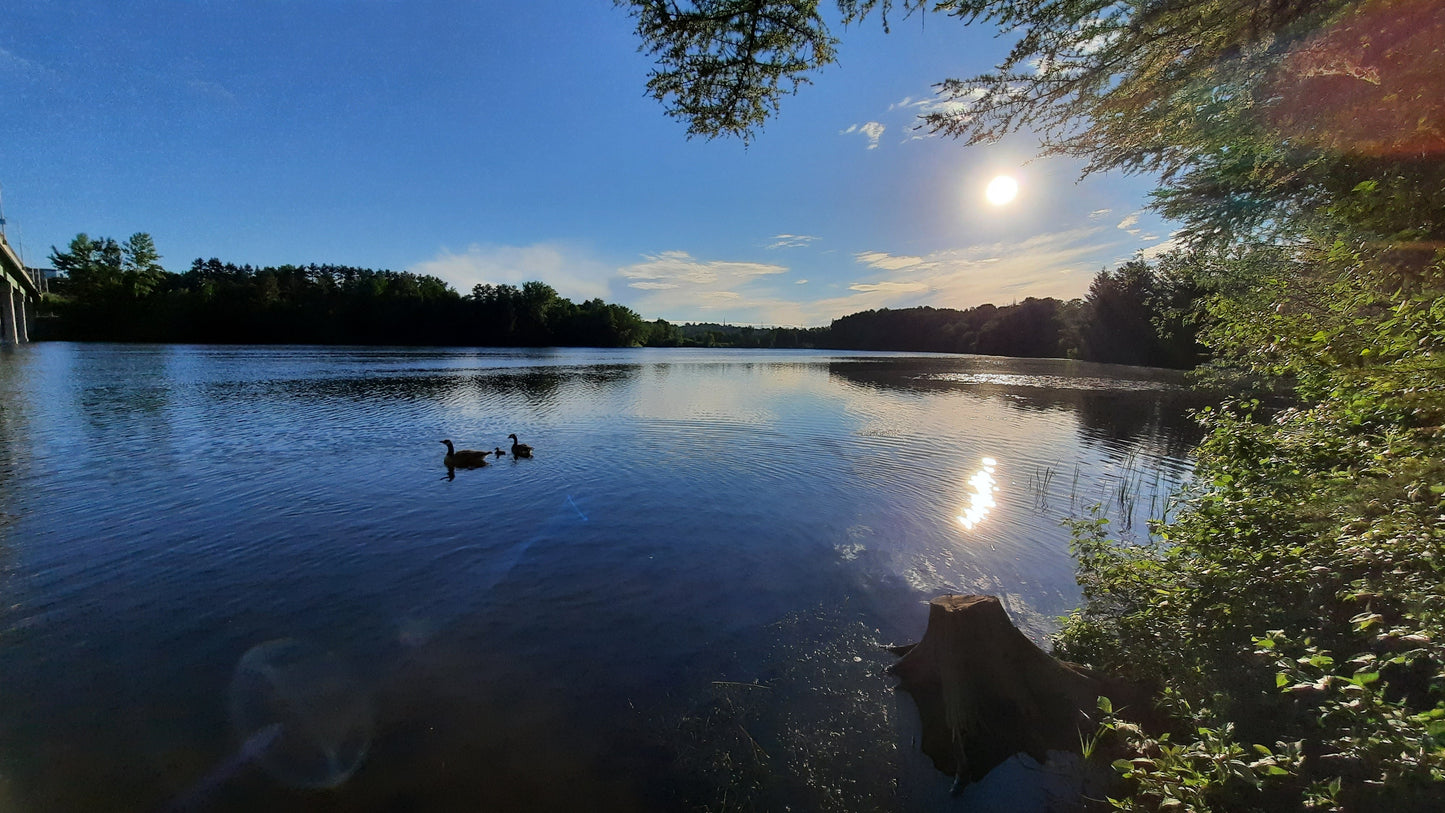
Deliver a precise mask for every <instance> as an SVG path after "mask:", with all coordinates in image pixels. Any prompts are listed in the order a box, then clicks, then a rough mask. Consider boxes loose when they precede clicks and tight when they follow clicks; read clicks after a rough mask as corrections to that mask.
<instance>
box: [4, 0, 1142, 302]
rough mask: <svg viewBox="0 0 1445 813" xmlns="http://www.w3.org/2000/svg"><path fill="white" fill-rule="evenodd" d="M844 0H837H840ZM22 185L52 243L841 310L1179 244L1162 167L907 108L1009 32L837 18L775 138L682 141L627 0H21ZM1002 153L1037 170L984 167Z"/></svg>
mask: <svg viewBox="0 0 1445 813" xmlns="http://www.w3.org/2000/svg"><path fill="white" fill-rule="evenodd" d="M824 5H825V6H827V5H828V2H827V0H824ZM4 18H5V19H4V23H3V25H0V110H3V115H0V190H3V204H4V212H5V215H6V217H7V218H8V220H9V227H8V232H7V234H8V237H9V240H10V242H11V243H12V244H18V246H19V248H20V249H21V250H22V252H23V254H24V259H25V260H26V262H28V263H29V264H31V265H46V264H48V261H47V259H46V258H47V255H48V253H49V251H50V247H51V246H52V245H54V246H60V247H62V248H63V247H64V246H65V245H66V244H67V243H68V242H69V240H70V239H71V238H72V237H73V236H74V235H75V234H76V233H77V232H82V231H83V232H86V233H88V234H90V235H91V236H97V235H104V236H111V237H115V238H117V239H122V238H124V237H127V236H129V235H130V234H132V233H134V232H137V231H146V232H149V233H150V234H151V235H152V236H153V237H154V238H155V240H156V244H157V246H158V247H159V249H160V251H161V253H162V254H163V255H164V260H163V262H164V264H165V265H166V267H167V268H170V269H171V270H176V271H181V270H185V268H187V267H188V266H189V265H190V262H191V260H192V259H195V258H197V257H202V258H209V257H219V258H221V259H223V260H227V261H231V262H235V263H250V264H252V265H279V264H283V263H309V262H329V263H339V264H347V265H357V266H365V267H371V268H390V269H394V270H411V271H416V272H420V273H429V274H435V275H437V276H440V277H442V278H443V279H446V280H447V281H448V282H450V283H452V284H453V285H454V286H455V287H456V288H457V289H458V290H460V291H462V292H463V293H465V292H467V291H469V290H470V289H471V286H472V285H474V284H476V283H478V282H493V283H500V282H510V283H520V282H523V281H526V280H530V279H541V280H543V281H546V282H548V283H550V284H552V285H553V286H554V287H555V288H557V289H558V290H559V291H560V292H561V293H562V294H563V295H566V296H569V297H571V298H573V299H583V298H591V297H594V296H600V297H603V298H604V299H607V300H609V301H613V302H620V303H622V304H625V305H628V306H630V307H632V308H634V309H636V310H637V311H639V312H640V313H641V314H642V315H643V316H645V317H647V318H655V317H663V318H666V319H669V320H672V321H727V322H731V323H735V324H736V323H742V324H767V325H775V324H778V325H817V324H826V323H827V321H828V320H829V319H832V318H834V317H837V316H841V315H844V314H847V313H852V312H856V311H859V310H865V309H868V308H879V307H908V306H913V305H923V304H927V305H934V306H938V307H957V308H967V307H972V306H975V305H979V304H983V303H986V302H992V303H994V304H1000V305H1002V304H1008V303H1010V302H1013V301H1016V300H1020V299H1023V298H1024V297H1027V296H1057V297H1062V298H1069V297H1074V296H1081V295H1083V294H1084V293H1085V292H1086V291H1087V289H1088V285H1089V281H1090V280H1091V279H1092V278H1093V276H1094V274H1096V273H1097V272H1098V271H1099V269H1100V268H1104V267H1112V266H1113V265H1115V264H1117V263H1118V262H1121V261H1123V260H1126V259H1128V258H1129V257H1130V256H1132V255H1133V254H1134V253H1135V252H1137V251H1145V252H1146V253H1151V252H1156V251H1158V250H1160V249H1161V247H1162V246H1164V245H1165V244H1166V243H1167V238H1168V235H1169V232H1170V231H1171V226H1170V224H1168V223H1167V222H1164V221H1161V220H1160V219H1159V218H1158V217H1157V216H1155V215H1153V214H1152V213H1150V212H1147V211H1141V210H1142V208H1143V206H1144V204H1145V203H1146V202H1147V192H1148V190H1149V188H1150V187H1151V186H1152V184H1151V183H1150V181H1149V179H1147V178H1128V177H1123V176H1118V175H1099V176H1091V177H1089V178H1088V179H1085V180H1084V181H1082V182H1077V181H1078V176H1079V171H1080V165H1079V164H1078V162H1075V161H1068V160H1062V159H1048V160H1034V161H1031V162H1030V161H1029V159H1030V158H1031V157H1032V156H1033V153H1034V146H1035V141H1034V140H1033V139H1031V138H1029V137H1028V136H1019V137H1017V138H1015V139H1011V140H1010V141H1008V142H1006V143H1003V144H1000V145H996V146H989V147H964V146H963V145H962V144H961V143H959V142H956V141H953V140H950V139H944V138H937V137H925V136H923V134H922V133H921V132H920V131H916V130H914V129H913V127H914V124H915V118H916V116H917V115H918V114H919V112H920V111H922V110H924V109H926V108H927V106H928V105H930V104H932V103H934V102H935V99H934V97H933V92H932V87H931V86H932V84H933V83H934V82H937V81H940V80H942V79H945V78H948V77H959V76H967V75H972V74H974V73H977V72H980V71H982V70H985V69H986V68H987V67H989V65H990V64H992V62H994V61H996V60H997V59H998V58H999V57H1000V56H1001V55H1002V54H1003V52H1004V51H1005V50H1006V48H1007V46H1008V44H1009V43H1008V41H1007V40H1000V39H998V38H996V37H995V36H994V34H993V32H992V31H991V30H989V29H987V28H984V27H982V26H976V27H968V28H966V27H964V26H963V25H961V24H960V23H958V22H957V21H955V20H952V19H950V18H946V17H937V16H935V17H930V18H927V19H925V18H922V17H914V18H911V19H906V20H899V19H893V20H891V22H892V23H893V25H892V29H893V30H892V33H891V34H884V33H883V32H882V30H881V26H880V25H879V23H878V21H877V20H876V19H870V20H868V21H865V22H864V23H863V24H861V25H856V26H854V27H852V28H850V29H846V30H845V29H842V28H841V27H839V28H837V29H835V34H837V35H839V36H840V38H841V39H842V45H841V47H840V49H839V53H840V63H839V64H837V65H834V66H831V67H829V68H828V69H826V70H824V71H823V72H822V73H821V74H819V75H817V76H816V77H815V80H814V82H815V83H814V84H813V85H812V86H810V87H804V88H803V89H802V90H801V91H800V92H799V93H798V95H796V96H794V97H791V98H788V99H786V100H785V101H784V106H783V110H782V113H781V115H780V116H778V117H777V118H776V119H774V120H772V121H770V122H769V123H768V124H767V125H766V127H765V128H764V130H763V131H762V133H761V135H760V136H759V137H758V138H757V139H755V140H754V142H753V143H752V144H750V145H746V146H745V145H744V144H742V143H741V142H740V141H734V140H714V141H704V140H699V139H694V140H691V141H689V140H687V139H686V138H685V136H684V130H685V126H684V125H683V124H682V123H680V122H677V121H674V120H672V119H669V118H667V117H666V116H665V115H664V114H663V110H662V107H661V105H659V104H658V103H657V102H655V101H653V100H652V99H651V98H649V97H647V96H646V95H645V93H644V84H645V82H646V76H647V72H648V70H649V69H650V67H651V63H650V61H649V59H648V58H647V57H646V55H644V54H641V53H639V52H638V50H637V45H638V43H637V40H636V39H635V37H634V35H633V33H632V21H631V20H630V19H629V18H628V16H627V15H626V13H625V12H624V11H623V10H621V9H617V8H614V7H613V5H612V4H611V3H610V2H608V0H533V1H532V2H510V3H487V2H476V1H475V0H473V2H455V1H448V2H443V1H441V0H409V1H408V2H402V0H187V1H183V0H169V1H168V2H155V0H134V2H126V3H120V2H114V3H91V2H80V1H74V2H73V1H71V0H66V1H65V2H62V1H61V0H7V2H6V10H5V13H4ZM999 173H1009V174H1012V175H1014V176H1015V177H1017V178H1018V180H1019V184H1020V194H1019V197H1018V199H1017V200H1015V201H1014V202H1012V203H1010V204H1008V205H1004V206H993V205H990V204H988V203H987V202H986V201H985V200H984V197H983V190H984V187H985V185H986V184H987V182H988V181H989V180H990V179H991V178H992V177H994V176H995V175H997V174H999Z"/></svg>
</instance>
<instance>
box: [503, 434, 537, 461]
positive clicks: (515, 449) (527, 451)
mask: <svg viewBox="0 0 1445 813" xmlns="http://www.w3.org/2000/svg"><path fill="white" fill-rule="evenodd" d="M507 437H509V438H511V439H512V457H531V456H532V447H531V446H528V445H527V444H525V443H518V442H517V436H516V435H507Z"/></svg>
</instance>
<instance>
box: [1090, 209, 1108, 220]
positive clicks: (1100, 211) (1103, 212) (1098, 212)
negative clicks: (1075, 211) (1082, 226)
mask: <svg viewBox="0 0 1445 813" xmlns="http://www.w3.org/2000/svg"><path fill="white" fill-rule="evenodd" d="M1112 211H1114V210H1113V209H1095V210H1094V211H1092V212H1089V219H1090V220H1098V219H1099V218H1101V217H1103V216H1104V215H1106V214H1109V213H1110V212H1112Z"/></svg>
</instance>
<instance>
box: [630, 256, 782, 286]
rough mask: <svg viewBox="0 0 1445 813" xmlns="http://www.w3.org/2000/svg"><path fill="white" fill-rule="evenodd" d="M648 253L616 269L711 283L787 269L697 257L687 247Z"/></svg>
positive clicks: (636, 276) (651, 278) (649, 278)
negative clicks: (640, 260)
mask: <svg viewBox="0 0 1445 813" xmlns="http://www.w3.org/2000/svg"><path fill="white" fill-rule="evenodd" d="M645 256H646V257H647V260H646V262H640V263H635V264H633V265H628V266H624V267H622V268H619V269H617V272H618V273H619V274H621V275H622V276H624V277H626V278H628V279H632V280H642V281H646V282H672V283H687V284H691V285H708V284H711V283H714V282H717V281H719V280H725V281H727V280H748V279H752V278H753V277H760V276H765V275H767V274H782V273H785V272H786V271H787V270H788V269H787V268H786V267H784V266H781V265H770V264H767V263H748V262H727V261H720V260H711V261H703V260H697V259H694V258H693V256H692V255H691V254H689V253H687V252H686V251H664V252H661V253H659V254H652V255H645ZM628 284H629V285H631V286H632V287H634V288H637V287H642V286H639V285H638V284H637V283H628Z"/></svg>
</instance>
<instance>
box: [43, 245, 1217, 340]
mask: <svg viewBox="0 0 1445 813" xmlns="http://www.w3.org/2000/svg"><path fill="white" fill-rule="evenodd" d="M50 260H51V262H52V263H53V264H54V266H55V268H56V270H57V271H60V272H61V273H62V276H60V277H58V278H57V279H55V280H53V281H52V284H51V294H50V295H49V296H47V298H46V300H45V301H44V302H43V303H42V306H41V311H40V318H39V319H37V320H36V322H37V324H36V327H35V331H34V332H35V334H36V338H39V339H56V340H77V341H122V342H132V341H133V342H160V343H199V344H362V345H365V344H402V345H406V344H411V345H442V346H491V347H544V346H566V347H631V346H648V347H739V348H804V349H833V350H894V351H913V352H946V353H977V354H982V355H998V356H1019V357H1031V358H1078V359H1082V360H1085V361H1099V362H1111V363H1119V364H1135V365H1143V366H1153V367H1178V368H1188V367H1192V366H1194V364H1195V363H1196V362H1197V361H1198V360H1199V358H1200V351H1201V348H1200V346H1199V345H1198V343H1197V341H1196V338H1195V333H1196V329H1195V327H1194V325H1193V323H1192V322H1190V321H1189V319H1188V317H1187V316H1186V315H1185V314H1186V309H1187V307H1188V305H1189V303H1191V302H1193V301H1194V299H1195V298H1197V296H1198V292H1197V291H1196V290H1194V289H1193V288H1191V287H1190V286H1189V285H1188V284H1187V283H1184V282H1182V281H1181V280H1180V278H1179V277H1178V276H1177V274H1175V273H1174V272H1173V270H1172V269H1171V268H1169V267H1168V266H1165V265H1150V264H1149V263H1146V262H1143V261H1140V260H1136V261H1133V262H1130V263H1126V264H1125V265H1123V266H1121V267H1120V268H1118V269H1116V270H1114V271H1100V272H1099V274H1098V275H1097V276H1096V277H1095V279H1094V282H1093V285H1092V287H1091V288H1090V291H1089V295H1088V296H1087V297H1085V298H1081V299H1074V300H1070V301H1067V302H1065V301H1061V300H1058V299H1052V298H1045V299H1036V298H1029V299H1025V300H1023V301H1022V302H1018V303H1015V304H1011V305H1004V306H999V307H996V306H994V305H991V304H990V305H980V306H978V307H975V308H970V309H968V310H956V309H952V308H932V307H917V308H903V309H896V310H890V309H886V308H885V309H882V310H870V311H864V312H861V313H855V314H851V315H848V316H844V317H841V318H839V319H834V320H833V321H832V323H831V324H829V325H827V326H824V327H813V328H792V327H752V326H736V325H722V324H680V325H679V324H672V323H669V322H667V321H666V320H663V319H656V320H652V321H647V320H645V319H644V318H643V317H641V316H640V315H638V314H637V313H636V312H634V311H633V310H631V309H630V308H627V307H624V306H622V305H616V304H610V303H607V302H604V301H603V300H601V299H590V300H587V301H585V302H581V303H574V302H572V301H571V300H569V299H567V298H565V297H563V296H561V295H559V294H558V293H557V291H556V290H554V289H553V288H552V287H551V286H550V285H547V284H546V283H544V282H540V281H537V282H528V283H525V284H523V285H521V286H520V287H518V286H513V285H477V286H475V287H474V288H473V289H472V290H471V292H470V293H468V294H466V295H462V294H460V293H458V292H457V291H456V290H454V289H453V288H452V287H451V286H449V285H448V284H447V283H446V282H444V281H443V280H440V279H438V278H436V277H432V276H424V275H418V274H412V273H409V272H397V271H376V270H372V269H367V268H354V267H350V266H337V265H316V264H311V265H304V266H302V265H284V266H274V267H270V266H268V267H262V268H255V267H252V266H249V265H241V266H238V265H235V264H232V263H223V262H221V261H220V260H217V259H211V260H200V259H198V260H196V261H195V262H193V263H192V264H191V267H190V269H189V270H187V271H185V272H183V273H179V274H177V273H172V272H169V271H167V270H165V269H164V268H163V267H162V266H161V265H160V256H159V254H158V253H157V252H156V249H155V245H154V242H153V241H152V239H151V237H150V235H148V234H145V233H139V234H135V235H132V236H131V237H130V238H129V239H128V240H126V241H124V242H122V243H117V242H116V241H115V240H114V239H111V238H99V239H92V238H90V237H89V236H88V235H85V234H80V235H77V236H76V237H75V239H74V240H72V241H71V243H70V246H69V247H68V248H67V249H66V250H64V251H61V250H59V249H53V250H52V252H51V255H50Z"/></svg>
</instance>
